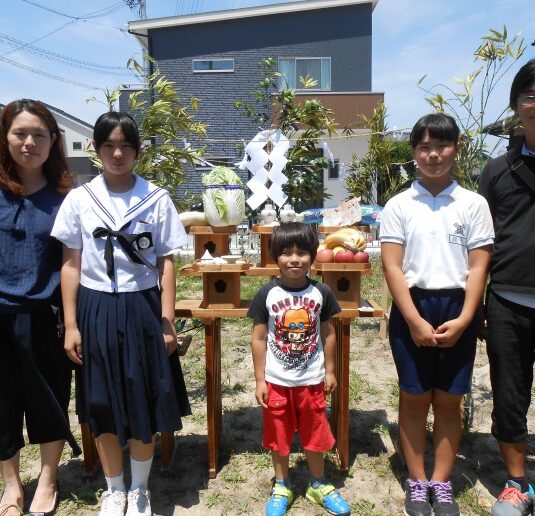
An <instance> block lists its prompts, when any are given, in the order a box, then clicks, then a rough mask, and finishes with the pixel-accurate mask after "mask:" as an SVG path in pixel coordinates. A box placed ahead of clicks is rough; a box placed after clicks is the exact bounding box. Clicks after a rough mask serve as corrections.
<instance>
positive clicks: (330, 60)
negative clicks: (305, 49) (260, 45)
mask: <svg viewBox="0 0 535 516" xmlns="http://www.w3.org/2000/svg"><path fill="white" fill-rule="evenodd" d="M289 60H292V61H293V62H294V70H295V82H296V84H295V87H292V86H291V85H288V86H287V88H288V89H290V90H296V91H299V92H303V91H332V58H331V57H327V56H324V57H317V56H316V57H279V58H278V61H277V65H278V69H277V71H278V72H280V62H281V61H289ZM323 60H327V61H328V62H329V86H330V87H329V88H322V87H321V82H322V77H321V76H320V78H319V85H320V87H319V88H302V87H301V88H300V87H299V86H300V83H299V77H298V76H297V61H319V62H320V73H322V70H323ZM283 81H286V79H285V77H284V76H282V75H281V78H280V82H279V90H282V89H283V86H282V82H283Z"/></svg>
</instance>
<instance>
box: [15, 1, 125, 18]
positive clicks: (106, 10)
mask: <svg viewBox="0 0 535 516" xmlns="http://www.w3.org/2000/svg"><path fill="white" fill-rule="evenodd" d="M22 1H23V2H25V3H27V4H30V5H33V6H35V7H39V8H40V9H44V10H45V11H48V12H51V13H54V14H57V15H59V16H64V17H65V18H71V19H72V20H88V19H90V18H98V17H100V16H105V15H106V14H111V13H112V12H115V11H118V10H119V9H122V8H123V7H124V4H123V2H122V1H121V2H116V3H115V4H112V5H110V6H108V7H104V8H103V9H99V10H97V11H93V12H90V13H88V14H86V15H84V16H72V15H70V14H66V13H63V12H61V11H57V10H56V9H52V8H50V7H47V6H46V5H42V4H38V3H37V2H32V1H31V0H22Z"/></svg>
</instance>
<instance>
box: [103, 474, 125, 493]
mask: <svg viewBox="0 0 535 516" xmlns="http://www.w3.org/2000/svg"><path fill="white" fill-rule="evenodd" d="M104 478H105V479H106V484H108V491H126V487H125V485H124V472H123V473H121V474H120V475H117V476H116V477H104Z"/></svg>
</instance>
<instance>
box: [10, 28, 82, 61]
mask: <svg viewBox="0 0 535 516" xmlns="http://www.w3.org/2000/svg"><path fill="white" fill-rule="evenodd" d="M74 22H75V21H74V20H72V21H69V22H67V23H64V24H63V25H62V26H61V27H58V28H57V29H54V30H53V31H51V32H48V33H47V34H45V35H44V36H41V37H39V38H37V39H34V40H33V41H30V42H29V43H27V45H32V44H33V43H37V42H38V41H41V40H42V39H45V38H48V36H52V34H55V33H56V32H59V31H60V30H61V29H64V28H65V27H67V25H70V24H71V23H74ZM17 50H18V49H16V48H14V49H13V50H10V51H9V52H5V53H4V54H0V57H4V56H7V55H8V54H12V53H13V52H16V51H17Z"/></svg>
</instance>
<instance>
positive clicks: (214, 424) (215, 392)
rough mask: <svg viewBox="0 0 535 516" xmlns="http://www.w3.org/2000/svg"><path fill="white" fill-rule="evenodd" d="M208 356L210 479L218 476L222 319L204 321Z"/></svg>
mask: <svg viewBox="0 0 535 516" xmlns="http://www.w3.org/2000/svg"><path fill="white" fill-rule="evenodd" d="M204 344H205V355H206V414H207V421H208V425H207V426H208V429H207V430H208V477H209V478H215V477H216V476H217V464H218V458H219V437H220V435H221V420H222V403H221V319H220V318H215V319H206V320H204Z"/></svg>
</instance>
